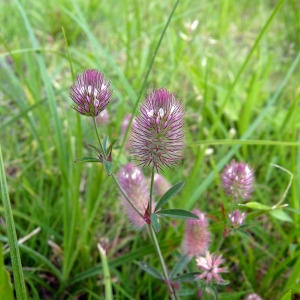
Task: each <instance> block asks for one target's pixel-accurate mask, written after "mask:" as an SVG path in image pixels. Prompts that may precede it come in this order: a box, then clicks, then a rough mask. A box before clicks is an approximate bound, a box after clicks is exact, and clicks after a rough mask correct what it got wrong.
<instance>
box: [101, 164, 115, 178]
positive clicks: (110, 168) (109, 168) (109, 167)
mask: <svg viewBox="0 0 300 300" xmlns="http://www.w3.org/2000/svg"><path fill="white" fill-rule="evenodd" d="M103 164H104V168H105V171H106V173H107V175H108V176H110V175H111V174H112V172H113V164H112V163H111V162H110V161H108V160H103Z"/></svg>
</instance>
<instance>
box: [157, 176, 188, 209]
mask: <svg viewBox="0 0 300 300" xmlns="http://www.w3.org/2000/svg"><path fill="white" fill-rule="evenodd" d="M183 186H184V182H182V181H181V182H178V183H176V184H175V185H173V186H172V187H171V188H170V189H169V190H168V191H167V192H166V193H165V194H164V195H163V196H162V197H161V198H160V199H159V201H158V203H157V204H156V207H155V211H158V210H159V209H160V208H161V207H162V206H163V205H164V204H165V203H166V202H168V201H169V200H170V199H171V198H172V197H174V196H175V195H176V194H177V193H178V192H179V191H180V190H181V189H182V188H183Z"/></svg>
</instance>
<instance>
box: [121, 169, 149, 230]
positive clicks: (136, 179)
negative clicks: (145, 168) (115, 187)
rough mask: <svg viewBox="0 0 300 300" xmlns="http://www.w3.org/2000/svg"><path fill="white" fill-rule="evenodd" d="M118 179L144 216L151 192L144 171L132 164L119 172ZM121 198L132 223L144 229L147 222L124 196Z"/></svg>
mask: <svg viewBox="0 0 300 300" xmlns="http://www.w3.org/2000/svg"><path fill="white" fill-rule="evenodd" d="M117 177H118V180H119V183H120V185H121V187H122V189H123V190H124V191H125V193H126V195H127V196H128V197H129V199H130V200H131V201H132V202H133V204H134V205H135V206H136V207H137V209H138V211H139V212H140V213H141V214H142V215H143V216H144V215H145V211H146V209H147V207H148V199H149V195H150V192H149V189H148V185H147V181H146V179H145V177H144V175H143V173H142V171H141V170H140V169H139V168H137V167H136V166H135V165H133V164H131V163H130V164H127V165H125V166H123V167H122V168H121V169H120V170H119V172H118V175H117ZM120 198H121V201H122V204H123V205H124V207H125V210H126V213H127V216H128V219H129V221H130V223H131V224H132V225H133V226H134V227H135V228H137V229H141V228H143V227H144V225H145V224H146V221H145V220H144V219H143V218H142V217H141V216H140V215H138V214H137V212H136V211H135V210H134V209H133V208H132V206H131V205H130V204H129V203H128V201H127V200H126V198H125V197H124V196H123V195H122V194H120Z"/></svg>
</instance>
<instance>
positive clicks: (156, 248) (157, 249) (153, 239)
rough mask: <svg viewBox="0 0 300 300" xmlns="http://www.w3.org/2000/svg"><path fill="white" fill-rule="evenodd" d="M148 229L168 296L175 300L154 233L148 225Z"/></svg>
mask: <svg viewBox="0 0 300 300" xmlns="http://www.w3.org/2000/svg"><path fill="white" fill-rule="evenodd" d="M148 228H149V233H150V236H151V240H152V242H153V245H154V247H155V250H156V252H157V255H158V258H159V262H160V265H161V267H162V270H163V275H164V278H165V281H166V285H167V286H168V288H169V292H170V296H171V299H172V300H175V299H176V298H175V291H174V289H173V287H172V285H171V283H170V281H169V275H168V273H169V272H168V269H167V266H166V264H165V261H164V258H163V256H162V254H161V251H160V247H159V244H158V240H157V238H156V233H155V231H154V229H153V227H152V225H151V224H149V225H148Z"/></svg>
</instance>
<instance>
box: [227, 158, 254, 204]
mask: <svg viewBox="0 0 300 300" xmlns="http://www.w3.org/2000/svg"><path fill="white" fill-rule="evenodd" d="M221 180H222V187H223V189H224V191H225V194H226V195H228V196H232V197H233V198H234V199H235V200H237V199H238V198H239V197H240V198H242V199H244V200H246V199H249V198H250V197H251V194H252V192H253V189H254V172H253V169H252V168H251V167H250V166H249V165H248V164H246V163H244V162H240V163H237V162H236V161H235V160H232V161H231V162H230V164H228V165H227V166H226V167H225V168H224V171H223V174H222V175H221Z"/></svg>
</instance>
